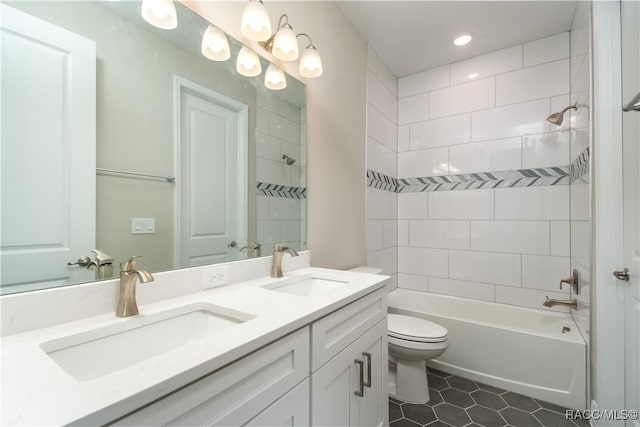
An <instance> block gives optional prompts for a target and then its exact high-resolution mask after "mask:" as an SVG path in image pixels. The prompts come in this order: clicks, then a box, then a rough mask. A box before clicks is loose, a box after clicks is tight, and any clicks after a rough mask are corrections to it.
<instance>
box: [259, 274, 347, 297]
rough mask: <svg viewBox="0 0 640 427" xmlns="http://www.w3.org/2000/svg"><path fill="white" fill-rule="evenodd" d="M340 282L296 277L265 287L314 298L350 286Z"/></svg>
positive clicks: (319, 278)
mask: <svg viewBox="0 0 640 427" xmlns="http://www.w3.org/2000/svg"><path fill="white" fill-rule="evenodd" d="M348 283H349V282H344V281H340V280H333V279H326V278H321V277H305V276H303V277H296V278H293V279H285V280H283V281H280V282H276V283H271V284H268V285H265V286H263V288H265V289H269V290H272V291H277V292H284V293H286V294H291V295H301V296H307V297H312V296H316V295H321V294H324V293H327V292H331V291H333V290H335V289H337V288H339V287H341V286H344V285H346V284H348Z"/></svg>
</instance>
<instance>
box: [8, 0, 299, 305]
mask: <svg viewBox="0 0 640 427" xmlns="http://www.w3.org/2000/svg"><path fill="white" fill-rule="evenodd" d="M3 4H6V5H9V6H10V7H13V8H16V9H20V10H21V11H23V12H25V13H27V14H29V15H32V16H35V17H37V18H39V19H42V20H44V21H48V22H50V23H51V24H53V25H55V26H58V27H61V28H63V29H65V30H67V31H70V32H73V33H76V34H79V35H81V36H83V37H85V38H87V39H90V40H93V41H94V42H95V43H96V56H97V66H96V85H97V87H96V98H97V112H96V129H95V134H96V153H97V160H96V166H97V167H98V168H107V169H117V170H124V171H129V172H135V173H145V174H152V175H159V176H169V175H174V174H175V169H174V161H175V152H176V149H175V141H174V87H173V81H174V76H180V77H182V78H184V79H187V80H189V81H191V82H195V83H196V84H198V85H201V86H203V87H206V88H207V89H209V90H212V91H215V92H217V93H219V94H222V95H224V96H227V97H229V98H233V99H235V100H237V101H238V102H241V103H243V104H245V105H247V106H248V109H249V125H250V126H254V125H257V128H258V130H256V129H255V128H250V129H248V141H249V153H250V156H252V157H253V158H250V159H249V167H250V170H249V173H248V176H249V178H250V179H251V180H252V181H249V183H248V185H249V187H250V188H249V192H248V194H249V196H248V197H249V198H254V197H256V196H254V194H256V192H257V190H256V185H257V183H258V182H260V180H261V179H262V176H264V175H263V173H266V174H267V175H266V176H268V177H269V180H266V176H265V180H266V181H264V182H268V183H273V184H276V183H277V184H282V185H288V186H291V187H295V188H301V187H302V188H303V187H305V183H306V176H305V174H306V145H305V144H306V135H305V134H304V132H306V125H305V124H304V121H303V119H304V113H301V112H303V111H305V108H304V107H305V87H304V85H303V84H302V83H301V82H299V81H297V80H296V79H294V78H293V77H291V76H288V75H287V83H288V84H287V88H286V89H284V90H281V91H278V92H277V96H275V95H273V94H274V92H272V91H269V90H267V89H265V87H264V83H263V80H264V76H262V75H261V76H258V77H254V78H247V77H243V76H240V75H238V74H237V72H236V71H235V58H236V54H237V52H238V50H239V48H240V46H241V44H240V43H239V42H238V41H237V40H234V39H232V38H231V37H229V42H230V46H231V58H230V59H229V60H228V61H226V62H214V61H210V60H208V59H206V58H204V57H203V56H202V54H201V53H200V46H201V37H202V34H203V33H204V31H205V30H206V28H207V26H208V25H209V23H208V22H207V21H205V20H204V19H203V18H201V17H200V16H198V15H197V14H195V13H193V12H192V11H191V10H189V9H187V8H186V7H184V6H183V5H181V4H179V3H176V8H177V12H178V27H177V28H176V29H175V30H171V31H166V30H160V29H156V28H154V27H152V26H150V25H148V24H147V23H146V22H144V21H143V19H142V18H141V16H140V3H139V2H136V1H131V2H94V1H77V2H50V1H30V2H24V1H8V2H4V3H3ZM214 24H215V23H214ZM261 61H262V62H263V70H264V69H266V67H267V64H268V63H267V61H266V60H265V59H264V58H261ZM4 62H5V61H3V63H4ZM259 104H260V105H259ZM301 118H302V119H301ZM3 119H4V117H3ZM3 143H4V142H3ZM282 154H286V155H287V156H289V157H291V158H294V159H296V162H295V164H293V165H291V166H288V165H287V166H284V165H286V162H284V160H283V159H282V157H281V156H282ZM96 180H97V183H96V197H97V200H96V207H97V221H96V224H95V229H96V236H95V237H96V245H97V247H98V249H101V250H103V251H105V252H106V253H108V254H110V255H112V256H113V257H114V264H115V265H116V266H117V265H118V264H119V262H120V261H122V260H123V259H125V258H126V257H128V256H130V255H133V254H137V255H142V256H143V259H142V260H141V261H140V264H141V266H142V267H144V268H145V269H148V270H150V271H152V272H157V271H165V270H170V269H173V268H175V267H176V265H175V250H174V249H175V248H174V243H175V242H176V241H178V239H177V238H176V237H175V236H176V235H175V228H176V218H175V217H174V198H175V192H176V191H177V190H178V189H179V188H180V185H179V183H177V182H176V183H175V184H171V183H167V182H166V181H163V180H150V179H141V178H139V177H132V176H115V175H113V174H98V175H97V177H96ZM141 195H142V196H143V197H141ZM263 197H264V198H269V199H274V198H273V197H267V196H258V201H257V204H258V206H260V205H261V202H260V199H261V198H263ZM293 203H295V204H296V207H295V210H296V214H295V215H291V214H287V215H286V218H280V217H279V218H277V219H275V218H268V219H261V218H260V215H259V214H258V212H255V211H256V208H255V207H256V200H253V201H251V200H250V201H248V206H250V207H251V208H252V209H251V211H250V212H249V213H248V221H249V224H247V228H248V230H249V231H250V233H249V238H251V239H253V240H255V239H258V242H259V243H263V242H260V238H261V237H263V235H264V234H265V233H263V232H261V231H258V232H257V233H256V232H255V230H256V229H257V224H258V220H259V219H260V220H270V221H278V223H277V227H272V229H275V228H277V229H278V233H277V234H276V233H266V234H268V235H267V236H266V237H264V238H265V240H266V241H265V242H264V243H267V241H268V243H271V242H272V241H273V239H285V238H286V240H291V241H292V242H296V245H295V246H294V247H301V246H300V242H303V241H304V238H303V235H304V234H306V230H305V229H304V227H305V226H306V222H305V219H306V203H304V202H301V201H300V200H296V201H294V202H293ZM275 204H276V205H277V202H275ZM269 212H271V210H269ZM274 212H275V211H274ZM134 217H144V218H155V223H156V228H155V233H153V234H144V235H141V234H135V235H134V234H132V233H131V218H134ZM290 227H293V228H291V229H290ZM252 233H253V234H254V235H252ZM243 246H245V242H238V245H237V247H236V248H235V249H234V250H235V251H236V252H238V249H239V248H240V247H243ZM92 249H96V248H94V247H87V248H82V249H79V250H78V253H77V254H75V253H74V255H73V259H69V260H68V261H75V260H76V259H77V258H79V257H81V256H90V255H92V254H91V253H90V251H91V250H92ZM270 254H271V253H270V251H269V250H263V251H262V255H270ZM246 256H247V255H246V252H238V253H235V254H229V259H237V258H240V257H246ZM65 261H66V260H65ZM115 274H116V275H117V267H116V271H115ZM86 280H90V279H84V280H83V281H86ZM64 284H67V283H64ZM5 291H6V290H3V293H5ZM9 292H11V291H9Z"/></svg>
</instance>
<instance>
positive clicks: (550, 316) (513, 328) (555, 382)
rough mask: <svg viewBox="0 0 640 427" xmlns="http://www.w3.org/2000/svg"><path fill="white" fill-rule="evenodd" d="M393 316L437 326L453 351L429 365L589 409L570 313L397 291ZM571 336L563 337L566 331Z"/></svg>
mask: <svg viewBox="0 0 640 427" xmlns="http://www.w3.org/2000/svg"><path fill="white" fill-rule="evenodd" d="M389 312H390V313H398V314H408V315H413V316H416V317H421V318H423V319H427V320H430V321H433V322H436V323H438V324H440V325H442V326H444V327H445V328H447V330H448V331H449V348H448V349H447V351H445V352H444V354H443V355H442V356H440V357H438V358H437V359H434V360H431V361H430V362H427V363H428V365H429V366H432V367H434V368H436V369H441V370H443V371H445V372H450V373H452V374H456V375H460V376H462V377H465V378H469V379H472V380H476V381H479V382H482V383H485V384H489V385H492V386H495V387H500V388H504V389H507V390H511V391H514V392H516V393H522V394H525V395H527V396H531V397H535V398H537V399H540V400H544V401H547V402H550V403H555V404H557V405H561V406H565V407H568V408H572V409H585V408H586V407H585V403H586V345H585V343H584V340H583V339H582V337H581V335H580V333H579V331H578V328H577V327H576V325H575V323H574V322H573V319H572V318H571V316H570V315H569V314H564V313H556V312H550V311H544V310H535V309H530V308H524V307H516V306H511V305H505V304H497V303H491V302H485V301H475V300H470V299H464V298H457V297H450V296H444V295H436V294H431V293H426V292H418V291H410V290H405V289H396V290H394V291H393V292H391V293H390V294H389ZM565 326H566V327H569V328H570V329H571V331H570V332H566V333H562V328H563V327H565Z"/></svg>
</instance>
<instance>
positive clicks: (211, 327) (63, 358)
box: [40, 303, 255, 380]
mask: <svg viewBox="0 0 640 427" xmlns="http://www.w3.org/2000/svg"><path fill="white" fill-rule="evenodd" d="M254 317H255V316H253V315H251V314H247V313H242V312H239V311H235V310H231V309H228V308H225V307H219V306H215V305H213V304H205V303H198V304H190V305H186V306H182V307H178V308H175V309H171V310H167V311H163V312H160V313H155V314H151V315H148V316H144V315H142V316H135V317H131V318H127V319H125V320H124V321H123V322H118V323H115V324H113V325H109V326H103V327H99V328H96V329H92V330H89V331H86V332H82V333H78V334H74V335H68V336H66V337H63V338H57V339H55V340H51V341H47V342H45V343H43V344H42V345H41V346H40V347H41V348H42V350H44V351H45V352H46V353H47V355H48V356H49V357H51V358H52V359H53V360H54V361H55V362H56V363H57V364H58V365H59V366H60V367H61V368H62V369H64V370H65V371H66V372H67V373H68V374H69V375H71V376H72V377H74V378H76V379H78V380H90V379H93V378H97V377H100V376H102V375H106V374H110V373H112V372H115V371H118V370H120V369H123V368H126V367H128V366H131V365H134V364H136V363H139V362H142V361H144V360H146V359H149V358H152V357H154V356H157V355H159V354H162V353H166V352H168V351H170V350H173V349H175V348H178V347H181V346H183V345H186V344H189V343H191V342H194V341H197V340H199V339H202V338H205V337H207V336H209V335H211V334H215V333H219V332H221V331H224V330H226V329H229V328H233V327H234V326H236V325H239V324H241V323H244V322H246V321H248V320H251V319H253V318H254Z"/></svg>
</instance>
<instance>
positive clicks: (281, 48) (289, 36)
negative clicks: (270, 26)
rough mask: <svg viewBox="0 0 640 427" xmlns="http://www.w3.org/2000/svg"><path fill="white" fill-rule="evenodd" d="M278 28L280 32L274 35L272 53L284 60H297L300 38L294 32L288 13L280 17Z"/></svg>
mask: <svg viewBox="0 0 640 427" xmlns="http://www.w3.org/2000/svg"><path fill="white" fill-rule="evenodd" d="M283 19H284V23H283V22H282V20H283ZM278 28H279V29H278V32H277V33H276V34H275V35H274V36H273V46H272V48H271V53H272V54H273V56H275V57H276V58H278V59H280V60H282V61H295V60H296V59H298V39H297V38H296V34H295V33H294V32H293V27H291V25H290V24H289V17H288V16H287V15H282V16H281V17H280V22H279V23H278Z"/></svg>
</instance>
